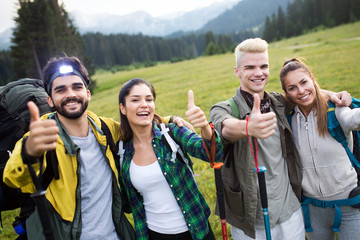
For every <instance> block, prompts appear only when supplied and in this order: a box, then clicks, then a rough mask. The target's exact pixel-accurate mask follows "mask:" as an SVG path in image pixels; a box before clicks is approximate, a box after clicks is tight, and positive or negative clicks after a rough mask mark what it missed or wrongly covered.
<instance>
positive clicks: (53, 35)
mask: <svg viewBox="0 0 360 240" xmlns="http://www.w3.org/2000/svg"><path fill="white" fill-rule="evenodd" d="M18 4H19V9H18V12H17V13H18V16H17V17H16V18H15V22H16V26H15V29H14V32H13V37H12V46H11V58H12V67H13V71H14V75H15V78H16V79H18V78H23V77H32V78H40V79H41V78H42V76H41V75H42V73H41V69H42V68H43V67H44V66H45V64H46V62H47V61H48V60H49V59H50V58H52V57H58V56H64V54H66V55H67V56H76V57H78V58H79V59H80V60H82V62H83V63H84V65H85V66H86V67H87V69H88V71H89V74H90V75H92V74H93V73H94V67H93V66H92V65H91V61H90V60H89V58H87V57H85V56H84V51H83V43H82V37H81V36H80V34H79V33H78V31H77V29H76V28H75V26H74V25H73V23H72V21H71V19H70V18H69V16H68V13H67V12H66V11H65V9H64V6H63V4H61V5H59V3H58V1H57V0H18ZM93 83H94V82H93ZM94 86H95V84H92V87H94Z"/></svg>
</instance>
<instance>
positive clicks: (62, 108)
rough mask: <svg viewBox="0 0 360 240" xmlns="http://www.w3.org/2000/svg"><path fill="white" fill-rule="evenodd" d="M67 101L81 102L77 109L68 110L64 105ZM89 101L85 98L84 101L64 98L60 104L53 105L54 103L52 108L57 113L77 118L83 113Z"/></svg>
mask: <svg viewBox="0 0 360 240" xmlns="http://www.w3.org/2000/svg"><path fill="white" fill-rule="evenodd" d="M68 102H78V103H80V104H81V107H80V109H79V110H78V111H76V112H69V111H67V110H66V109H65V105H66V104H67V103H68ZM88 104H89V101H88V100H87V99H86V100H85V101H82V100H81V99H79V98H69V99H66V100H65V101H64V102H62V103H61V105H60V106H59V105H55V104H54V108H55V110H56V111H57V112H58V114H60V115H62V116H64V117H66V118H69V119H78V118H79V117H81V116H82V115H83V113H84V112H85V111H86V109H87V107H88Z"/></svg>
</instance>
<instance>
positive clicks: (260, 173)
mask: <svg viewBox="0 0 360 240" xmlns="http://www.w3.org/2000/svg"><path fill="white" fill-rule="evenodd" d="M248 123H249V116H248V115H247V116H246V135H247V138H248V141H249V145H250V149H251V153H252V156H253V158H254V162H255V169H254V171H255V172H256V173H257V175H258V182H259V191H260V199H261V207H262V209H263V215H264V224H265V233H266V239H267V240H271V232H270V222H269V212H268V200H267V192H266V183H265V171H266V168H265V167H264V166H261V167H259V159H258V150H257V139H256V138H255V137H254V138H253V140H254V146H255V153H254V149H253V146H252V144H251V141H250V136H249V133H248V128H247V127H248Z"/></svg>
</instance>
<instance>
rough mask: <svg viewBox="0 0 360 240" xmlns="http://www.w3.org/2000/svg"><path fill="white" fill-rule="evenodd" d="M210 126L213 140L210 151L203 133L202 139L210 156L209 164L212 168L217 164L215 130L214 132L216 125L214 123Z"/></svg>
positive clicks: (211, 140)
mask: <svg viewBox="0 0 360 240" xmlns="http://www.w3.org/2000/svg"><path fill="white" fill-rule="evenodd" d="M209 126H210V128H211V139H210V151H209V149H208V147H207V145H206V140H205V139H204V137H203V134H202V132H201V138H202V142H203V146H204V148H205V151H206V153H207V155H208V158H209V162H210V166H211V167H212V166H213V165H214V162H215V147H216V146H215V145H216V142H215V130H214V125H213V124H212V123H209Z"/></svg>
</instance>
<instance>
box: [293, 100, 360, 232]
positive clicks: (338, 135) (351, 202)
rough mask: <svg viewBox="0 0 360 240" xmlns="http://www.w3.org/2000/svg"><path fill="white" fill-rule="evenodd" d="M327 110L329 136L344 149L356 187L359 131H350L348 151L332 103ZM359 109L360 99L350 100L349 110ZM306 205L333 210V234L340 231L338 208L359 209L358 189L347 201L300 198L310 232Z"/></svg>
mask: <svg viewBox="0 0 360 240" xmlns="http://www.w3.org/2000/svg"><path fill="white" fill-rule="evenodd" d="M328 105H329V108H328V112H327V117H328V131H329V133H330V135H331V136H332V137H333V138H335V139H336V140H337V141H338V142H339V143H341V145H342V146H343V147H344V148H345V150H346V153H347V154H348V156H349V159H350V161H351V163H352V165H353V167H354V168H355V170H356V172H357V175H358V185H359V183H360V163H359V161H360V153H359V139H360V131H358V130H354V131H352V134H353V151H352V152H351V150H350V149H349V146H348V142H347V141H346V137H345V134H344V132H343V130H342V128H341V126H340V123H339V121H338V120H337V119H336V116H335V104H334V103H332V102H330V101H329V102H328ZM358 107H360V99H356V98H352V104H351V105H350V108H358ZM292 114H293V112H290V113H289V114H288V115H287V119H288V121H289V124H290V126H291V116H292ZM308 204H312V205H314V206H316V207H322V208H326V207H331V208H335V218H334V221H333V226H332V228H333V230H334V231H335V232H339V231H340V225H341V210H340V209H339V207H340V206H352V207H354V208H360V187H357V188H355V189H354V190H353V191H352V192H351V193H350V196H349V198H348V199H341V200H334V201H323V200H318V199H314V198H310V197H305V196H303V197H302V203H301V206H302V209H303V214H304V221H305V230H306V232H312V231H313V230H312V228H311V222H310V215H309V207H308Z"/></svg>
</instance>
